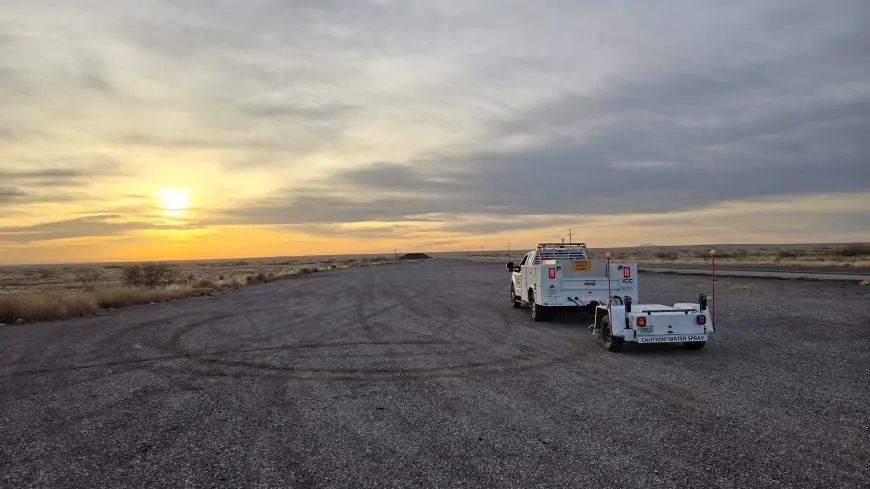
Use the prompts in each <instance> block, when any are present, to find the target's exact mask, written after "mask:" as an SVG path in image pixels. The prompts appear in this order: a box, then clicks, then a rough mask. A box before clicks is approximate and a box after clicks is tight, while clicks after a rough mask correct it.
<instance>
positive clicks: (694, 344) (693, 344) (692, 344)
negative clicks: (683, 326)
mask: <svg viewBox="0 0 870 489" xmlns="http://www.w3.org/2000/svg"><path fill="white" fill-rule="evenodd" d="M683 344H684V345H686V348H688V349H690V350H700V349H701V348H704V345H706V344H707V342H706V341H684V342H683Z"/></svg>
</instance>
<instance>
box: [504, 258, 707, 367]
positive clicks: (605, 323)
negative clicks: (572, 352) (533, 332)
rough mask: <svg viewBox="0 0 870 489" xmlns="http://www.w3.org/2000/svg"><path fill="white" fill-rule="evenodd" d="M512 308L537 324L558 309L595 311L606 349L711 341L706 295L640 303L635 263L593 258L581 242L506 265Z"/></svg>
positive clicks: (592, 328) (599, 335)
mask: <svg viewBox="0 0 870 489" xmlns="http://www.w3.org/2000/svg"><path fill="white" fill-rule="evenodd" d="M507 269H508V270H509V271H510V272H511V288H510V297H511V304H512V305H513V307H515V308H518V307H522V306H528V307H529V309H530V310H531V315H532V319H533V320H534V321H546V320H548V319H551V318H552V313H553V312H554V310H555V309H557V308H566V307H574V308H579V309H581V310H583V311H586V312H594V313H595V320H594V323H593V324H592V325H590V326H589V330H590V332H591V333H592V335H593V336H594V337H595V338H596V339H597V340H598V341H599V343H600V344H601V345H602V346H603V347H604V348H606V349H607V350H608V351H614V352H615V351H620V350H621V349H622V345H623V344H624V343H625V342H634V343H683V344H684V345H686V347H687V348H690V349H700V348H703V347H704V345H705V344H706V343H707V341H708V340H709V339H711V338H712V335H713V332H714V329H713V320H712V314H711V310H710V308H709V307H708V302H707V296H706V295H705V294H698V302H697V303H688V302H687V303H676V304H674V305H673V306H667V305H663V304H638V303H637V302H638V292H637V291H638V288H637V264H636V263H612V262H611V261H610V253H607V255H606V259H605V260H591V259H590V258H589V254H588V250H587V248H586V245H585V244H583V243H575V244H565V243H558V244H553V243H540V244H538V246H537V248H536V249H534V250H532V251H530V252H528V253H526V255H525V256H524V257H523V260H522V261H521V262H520V264H519V265H515V264H514V263H513V262H508V264H507Z"/></svg>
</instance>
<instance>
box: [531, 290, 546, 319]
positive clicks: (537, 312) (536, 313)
mask: <svg viewBox="0 0 870 489" xmlns="http://www.w3.org/2000/svg"><path fill="white" fill-rule="evenodd" d="M529 310H531V312H532V321H535V322H538V323H540V322H542V321H546V320H547V313H546V312H545V308H544V307H543V306H539V305H538V304H536V303H535V293H534V292H530V293H529Z"/></svg>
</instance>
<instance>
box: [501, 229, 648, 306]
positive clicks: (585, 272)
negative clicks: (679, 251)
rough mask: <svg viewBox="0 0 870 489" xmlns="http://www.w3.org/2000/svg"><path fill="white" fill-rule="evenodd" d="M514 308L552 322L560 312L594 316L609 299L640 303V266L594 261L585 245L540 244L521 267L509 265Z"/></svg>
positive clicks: (524, 258)
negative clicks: (576, 310)
mask: <svg viewBox="0 0 870 489" xmlns="http://www.w3.org/2000/svg"><path fill="white" fill-rule="evenodd" d="M507 269H508V271H510V272H511V304H513V307H522V306H529V309H530V310H531V312H532V319H533V320H534V321H547V320H549V319H552V317H553V312H555V310H557V309H560V308H561V309H564V308H572V309H577V308H580V309H583V310H585V311H587V312H590V313H591V312H594V311H595V308H596V306H597V305H598V304H606V303H607V302H608V298H610V297H614V296H616V297H625V296H628V297H631V298H632V300H634V301H635V302H636V301H637V264H634V263H610V264H609V270H608V263H607V262H605V261H604V260H592V259H590V258H589V253H588V250H587V248H586V244H584V243H539V244H538V246H537V247H536V248H535V249H534V250H532V251H529V252H528V253H526V255H525V256H524V257H523V259H522V261H521V262H520V263H519V265H515V264H514V262H508V264H507Z"/></svg>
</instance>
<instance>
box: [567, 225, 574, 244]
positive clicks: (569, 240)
mask: <svg viewBox="0 0 870 489" xmlns="http://www.w3.org/2000/svg"><path fill="white" fill-rule="evenodd" d="M572 237H574V234H572V233H571V229H570V228H568V244H571V243H573V241H571V238H572Z"/></svg>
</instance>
